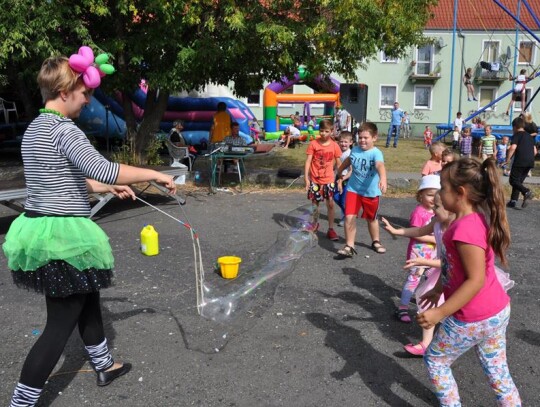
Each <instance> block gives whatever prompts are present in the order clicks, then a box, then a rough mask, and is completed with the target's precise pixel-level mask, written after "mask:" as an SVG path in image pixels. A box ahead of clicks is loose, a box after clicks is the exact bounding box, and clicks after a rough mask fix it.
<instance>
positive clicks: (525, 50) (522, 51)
mask: <svg viewBox="0 0 540 407" xmlns="http://www.w3.org/2000/svg"><path fill="white" fill-rule="evenodd" d="M533 53H534V43H533V42H532V41H520V42H519V59H518V63H520V64H532V63H533V62H534V61H533V60H534V55H533Z"/></svg>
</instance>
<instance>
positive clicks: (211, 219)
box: [0, 189, 540, 407]
mask: <svg viewBox="0 0 540 407" xmlns="http://www.w3.org/2000/svg"><path fill="white" fill-rule="evenodd" d="M180 193H182V192H180ZM146 199H147V200H148V202H149V203H151V204H153V205H155V206H156V207H158V208H160V209H162V210H164V211H165V212H167V213H168V214H170V215H171V216H173V217H175V218H179V219H180V220H183V221H185V220H186V215H187V220H188V222H189V223H190V224H191V225H192V226H193V227H194V228H195V229H196V231H197V232H198V235H199V236H200V243H201V248H202V262H203V264H204V270H205V273H206V277H205V279H206V281H207V283H208V285H209V286H211V287H213V288H212V289H213V290H214V289H215V291H213V293H216V292H219V293H221V294H220V295H224V296H226V295H227V293H239V292H240V291H241V292H242V295H244V297H243V299H245V300H246V301H245V302H243V303H242V307H239V308H238V309H237V310H235V312H236V318H234V319H232V320H230V321H229V320H227V319H225V322H223V323H216V322H213V321H209V320H207V319H205V318H202V317H201V316H199V315H198V313H197V307H196V304H197V300H196V284H195V275H194V274H195V267H194V252H193V246H192V240H191V237H190V234H189V232H188V230H187V229H186V228H185V227H184V226H182V225H180V224H179V223H177V222H175V221H174V220H172V219H171V218H169V217H167V216H165V215H164V214H162V213H160V212H158V211H156V210H154V209H153V208H151V207H149V206H146V205H144V204H142V203H141V202H120V201H111V202H110V203H109V204H108V205H107V206H105V208H104V209H103V210H102V211H101V212H100V213H99V215H98V217H97V219H96V221H97V223H98V224H99V225H100V226H101V227H102V228H103V229H104V230H105V231H106V232H107V234H108V235H109V237H110V239H111V244H112V247H113V250H114V254H115V258H116V275H117V277H116V285H115V286H114V287H111V288H109V289H106V290H103V291H102V300H103V301H102V302H103V317H104V321H105V324H106V332H107V337H108V340H109V344H110V345H111V348H112V349H113V353H114V356H115V357H116V358H117V359H118V360H125V361H130V362H131V363H132V364H133V370H132V371H131V372H130V373H129V374H127V375H126V376H124V377H122V378H119V379H118V380H116V381H115V382H113V383H112V384H111V385H109V386H107V387H104V388H99V387H97V386H96V383H95V380H96V379H95V374H93V373H92V372H91V369H90V365H89V363H88V361H87V360H86V355H85V352H84V348H83V345H82V342H81V340H80V338H79V337H78V334H77V333H74V334H73V336H72V337H71V339H70V341H69V343H68V346H67V347H66V350H65V352H64V355H63V356H62V358H61V360H60V362H59V364H58V366H57V367H56V369H55V372H54V374H53V376H52V377H51V378H50V379H49V381H48V383H47V385H46V388H45V392H44V394H43V396H42V398H41V402H40V406H55V407H73V406H82V405H87V406H119V407H121V406H130V407H137V406H141V407H142V406H317V407H320V406H344V407H347V406H351V407H352V406H414V407H423V406H435V405H437V402H436V399H435V397H434V396H433V394H432V392H431V387H430V383H429V381H428V379H427V374H426V369H425V367H424V364H423V361H422V359H421V358H416V357H410V356H408V355H407V354H406V353H405V352H404V351H403V349H402V346H403V345H404V344H406V343H409V342H415V343H416V342H417V341H418V340H419V338H420V334H421V330H420V328H419V327H418V326H417V325H416V324H414V323H413V324H404V323H401V322H399V321H398V320H396V319H395V318H394V316H393V311H394V306H395V304H396V302H397V300H398V295H399V292H400V289H401V286H402V284H403V282H404V278H405V276H406V275H405V272H404V271H403V270H402V269H401V266H402V264H403V262H404V258H405V251H406V246H407V240H406V239H397V240H393V239H391V238H390V237H389V236H388V235H386V234H385V232H382V235H381V236H382V242H383V244H384V245H385V246H386V247H387V249H388V252H387V253H386V254H383V255H381V254H377V253H375V252H373V251H372V250H371V249H370V248H369V244H370V243H371V242H370V241H369V237H368V234H367V230H366V227H365V224H363V223H362V222H360V221H359V224H358V225H359V227H358V234H357V244H356V246H357V249H358V255H357V256H355V257H354V258H352V259H337V258H336V254H335V252H336V250H337V249H338V248H339V247H341V245H343V240H341V241H340V242H331V241H329V240H327V239H326V238H325V232H326V230H327V224H326V222H325V220H324V219H325V218H324V213H325V211H324V210H323V221H322V223H321V229H320V231H319V232H317V237H318V240H316V241H315V245H314V246H313V247H312V248H305V247H304V248H302V249H301V250H300V249H299V250H298V251H296V252H294V250H292V252H294V253H296V254H298V255H299V258H296V257H295V256H289V257H287V256H284V255H283V250H284V248H288V249H291V247H292V249H296V248H298V247H300V246H298V245H300V244H301V242H300V243H299V242H298V240H294V239H293V243H291V244H292V246H289V243H284V241H286V242H289V241H288V240H285V239H288V238H289V237H290V236H289V237H288V235H287V233H288V232H286V228H285V227H286V226H287V225H290V223H291V220H290V219H289V215H288V213H289V212H290V211H292V210H294V209H295V208H298V207H302V206H303V205H305V204H306V203H307V200H306V199H305V196H304V193H303V192H298V191H288V192H268V191H264V190H260V191H252V192H250V193H244V194H235V195H232V194H227V193H218V194H216V195H207V194H206V192H205V191H203V190H202V189H201V190H198V191H192V192H191V193H190V194H189V195H188V196H187V197H186V200H187V204H186V205H185V206H184V208H183V209H184V210H185V214H184V213H183V212H182V210H181V209H180V208H179V206H178V205H177V203H176V202H175V201H172V200H169V199H167V198H164V197H159V196H147V198H146ZM414 205H415V201H414V199H413V198H412V197H411V198H400V199H397V198H396V199H390V198H388V199H386V198H385V199H383V201H382V210H381V214H382V215H384V216H386V217H388V218H389V219H390V220H391V221H392V222H394V223H396V224H400V225H405V224H406V223H407V220H408V217H409V214H410V212H411V210H412V209H413V207H414ZM508 214H509V219H510V224H511V228H512V235H513V236H512V237H513V241H512V245H511V247H510V249H509V252H508V255H509V261H510V268H509V271H510V274H511V277H512V278H513V279H514V280H515V281H516V286H515V287H514V288H512V290H511V291H510V294H511V297H512V317H511V322H510V325H509V328H508V335H507V337H508V359H509V364H510V369H511V372H512V374H513V377H514V380H515V382H516V384H517V386H518V388H519V391H520V393H521V396H522V398H523V405H524V406H538V405H540V396H539V393H540V384H539V383H540V380H539V379H540V377H539V376H540V368H539V359H540V358H539V357H538V352H539V351H540V320H539V318H538V312H539V311H540V309H539V292H540V276H539V273H538V251H539V227H540V216H539V215H540V202H538V201H533V202H531V203H530V205H529V206H528V207H527V208H526V209H524V210H518V209H513V210H509V212H508ZM15 216H16V213H15V212H13V211H11V210H10V209H7V208H3V207H2V208H1V209H0V243H3V241H4V237H5V234H6V232H7V230H8V227H9V224H10V222H11V221H12V220H13V219H14V217H15ZM145 224H152V225H153V226H154V227H155V228H156V230H157V231H158V232H159V236H160V248H161V252H160V254H159V255H158V256H155V257H145V256H143V255H142V254H141V253H140V250H139V243H140V242H139V235H140V231H141V229H142V227H143V226H144V225H145ZM336 230H337V232H338V233H339V235H340V236H341V237H343V229H342V228H336ZM276 240H277V242H276ZM295 245H296V246H295ZM294 253H293V254H294ZM224 255H237V256H240V257H241V258H242V260H243V262H242V264H241V267H240V274H241V276H242V277H244V280H242V278H240V277H239V280H232V281H224V280H223V279H222V278H221V277H220V276H219V275H218V274H217V273H216V272H214V271H213V267H214V263H215V261H216V259H217V258H218V257H220V256H224ZM275 259H279V260H280V262H275V261H274V260H275ZM272 262H273V263H272ZM282 263H283V264H285V266H294V267H285V266H283V264H282ZM268 264H270V266H268ZM274 264H275V266H274ZM279 264H282V265H279ZM267 266H268V267H267ZM265 267H267V268H266V269H265ZM274 267H275V268H274ZM278 267H282V268H281V269H278ZM0 269H1V270H2V272H1V273H0V318H1V321H2V329H1V330H0V342H1V343H2V347H1V349H0V360H1V366H0V379H1V380H0V405H3V406H6V405H8V404H9V399H10V395H11V392H12V390H13V388H14V386H15V384H16V383H17V381H18V375H19V373H20V370H21V367H22V364H23V362H24V359H25V357H26V355H27V353H28V351H29V349H30V347H31V346H32V344H33V343H34V342H35V341H36V339H37V338H38V337H39V335H40V333H41V331H42V330H43V327H44V322H45V313H44V300H43V298H42V296H40V295H38V294H35V293H30V292H27V291H25V290H21V289H17V288H16V287H15V286H14V285H13V284H12V282H11V276H10V273H9V272H8V271H7V267H6V259H5V258H4V257H3V255H0ZM261 269H265V270H267V269H269V270H268V274H267V276H266V279H264V280H261V281H259V284H258V285H257V288H256V289H253V290H243V289H242V287H241V284H242V281H244V282H245V281H246V280H245V276H246V275H247V276H249V273H260V270H261ZM209 295H210V296H212V293H210V294H209ZM411 312H412V309H411ZM454 374H455V376H456V379H457V381H458V384H459V389H460V394H461V396H462V399H463V405H464V406H476V407H481V406H494V405H495V404H496V403H495V396H494V394H493V393H492V391H491V389H490V387H489V385H488V383H487V380H486V378H485V376H484V375H483V373H482V369H481V367H480V363H479V362H478V360H477V358H476V355H475V353H474V352H472V351H471V352H468V353H467V354H466V355H464V356H463V357H462V358H460V359H459V360H458V361H457V362H456V363H455V366H454Z"/></svg>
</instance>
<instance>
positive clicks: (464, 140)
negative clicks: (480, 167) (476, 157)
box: [459, 127, 472, 158]
mask: <svg viewBox="0 0 540 407" xmlns="http://www.w3.org/2000/svg"><path fill="white" fill-rule="evenodd" d="M459 151H460V152H461V156H462V157H467V158H471V153H472V137H471V129H470V127H466V128H464V129H463V135H462V137H461V143H459Z"/></svg>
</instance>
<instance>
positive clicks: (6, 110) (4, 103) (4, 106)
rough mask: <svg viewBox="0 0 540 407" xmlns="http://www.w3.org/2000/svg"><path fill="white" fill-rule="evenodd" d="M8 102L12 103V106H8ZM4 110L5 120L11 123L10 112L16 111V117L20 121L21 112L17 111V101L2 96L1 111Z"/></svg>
mask: <svg viewBox="0 0 540 407" xmlns="http://www.w3.org/2000/svg"><path fill="white" fill-rule="evenodd" d="M8 104H9V105H11V107H8V106H7V105H8ZM2 111H3V112H4V120H5V121H6V123H9V113H10V112H13V113H15V117H16V118H17V121H19V113H18V112H17V105H16V104H15V102H11V101H9V100H5V99H2V98H0V112H2Z"/></svg>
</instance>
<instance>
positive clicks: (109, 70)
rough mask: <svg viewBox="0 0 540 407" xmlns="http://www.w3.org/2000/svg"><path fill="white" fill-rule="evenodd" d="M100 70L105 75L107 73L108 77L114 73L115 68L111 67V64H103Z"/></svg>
mask: <svg viewBox="0 0 540 407" xmlns="http://www.w3.org/2000/svg"><path fill="white" fill-rule="evenodd" d="M99 70H100V71H101V72H103V73H106V74H107V75H110V74H112V73H114V66H112V65H110V64H101V65H100V66H99Z"/></svg>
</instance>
